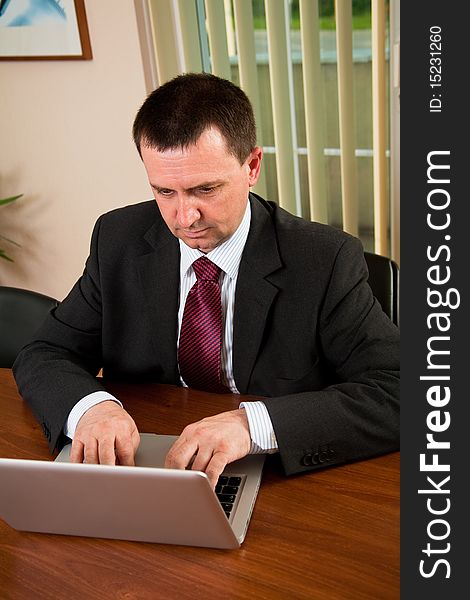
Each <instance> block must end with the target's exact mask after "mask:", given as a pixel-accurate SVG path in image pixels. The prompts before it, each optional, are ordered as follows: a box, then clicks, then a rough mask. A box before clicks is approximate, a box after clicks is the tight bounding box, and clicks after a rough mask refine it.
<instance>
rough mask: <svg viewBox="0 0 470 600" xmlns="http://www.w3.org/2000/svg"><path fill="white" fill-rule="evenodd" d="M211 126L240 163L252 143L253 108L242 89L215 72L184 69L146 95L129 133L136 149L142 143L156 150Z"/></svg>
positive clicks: (186, 141)
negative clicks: (194, 71) (187, 71)
mask: <svg viewBox="0 0 470 600" xmlns="http://www.w3.org/2000/svg"><path fill="white" fill-rule="evenodd" d="M210 127H215V128H217V129H218V130H219V131H220V133H221V134H222V135H223V136H224V138H225V141H226V143H227V149H228V151H229V152H231V153H232V154H233V155H234V156H235V157H236V158H238V160H239V161H240V164H243V163H244V162H245V160H246V159H247V157H248V156H249V154H250V152H251V151H252V150H253V148H255V146H256V124H255V119H254V116H253V108H252V106H251V103H250V101H249V99H248V97H247V95H246V94H245V92H243V91H242V90H241V89H240V88H239V87H238V86H236V85H235V84H233V83H232V82H230V81H228V80H226V79H222V78H220V77H216V76H215V75H210V74H208V73H186V74H184V75H179V76H178V77H175V78H174V79H172V80H170V81H168V82H167V83H165V84H163V85H162V86H160V87H159V88H157V89H156V90H154V91H153V92H152V93H151V94H150V95H149V96H148V98H147V99H146V100H145V102H144V103H143V105H142V106H141V108H140V110H139V112H138V113H137V116H136V118H135V121H134V126H133V129H132V133H133V137H134V142H135V145H136V146H137V150H138V151H139V154H140V149H141V146H142V145H145V146H148V147H150V148H155V149H156V150H158V151H163V150H169V149H173V148H178V147H180V148H187V147H188V146H192V145H194V144H195V143H196V142H197V141H198V139H199V138H200V136H201V134H202V133H203V132H204V131H205V130H206V129H208V128H210Z"/></svg>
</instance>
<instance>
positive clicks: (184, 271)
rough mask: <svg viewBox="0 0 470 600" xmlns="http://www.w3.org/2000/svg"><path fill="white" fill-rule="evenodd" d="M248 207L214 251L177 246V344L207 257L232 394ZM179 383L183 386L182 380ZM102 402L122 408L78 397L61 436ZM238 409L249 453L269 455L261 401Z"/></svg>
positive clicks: (273, 446) (95, 396) (100, 396)
mask: <svg viewBox="0 0 470 600" xmlns="http://www.w3.org/2000/svg"><path fill="white" fill-rule="evenodd" d="M250 222H251V207H250V203H249V202H247V206H246V210H245V214H244V216H243V219H242V222H241V223H240V225H239V226H238V228H237V230H236V231H235V233H234V234H233V235H232V236H231V237H230V238H229V239H228V240H226V241H225V242H223V243H222V244H221V245H220V246H217V247H216V248H214V250H211V251H210V252H208V253H207V254H204V253H203V252H201V251H200V250H197V249H193V248H190V247H189V246H187V245H186V244H185V243H184V242H182V241H181V240H179V243H180V251H181V252H180V303H179V310H178V344H179V332H180V330H181V321H182V319H183V312H184V305H185V303H186V298H187V296H188V293H189V290H190V289H191V287H192V286H193V285H194V283H195V282H196V274H195V272H194V269H193V267H192V264H193V262H194V261H195V260H197V259H198V258H200V257H201V256H207V258H208V259H209V260H211V261H212V262H213V263H214V264H216V265H217V266H218V267H219V268H220V269H221V274H220V289H221V302H222V324H223V336H222V339H223V342H222V352H221V371H222V373H221V378H222V383H223V384H224V385H225V386H227V387H228V388H229V389H230V391H231V392H232V393H234V394H238V393H239V391H238V390H237V387H236V385H235V380H234V377H233V362H232V350H233V311H234V306H235V290H236V283H237V277H238V270H239V267H240V260H241V256H242V253H243V249H244V247H245V243H246V240H247V237H248V232H249V230H250ZM181 383H182V384H183V385H184V386H186V384H185V382H184V381H183V379H181ZM104 400H114V401H115V402H118V404H120V405H121V406H122V403H121V402H120V401H119V400H117V398H115V397H114V396H112V395H111V394H108V393H107V392H93V393H92V394H89V395H88V396H85V397H84V398H82V399H81V400H80V401H79V402H78V403H77V404H76V405H75V406H74V407H73V409H72V410H71V412H70V414H69V417H68V419H67V424H66V427H65V428H64V433H65V435H67V436H68V437H70V438H73V436H74V434H75V429H76V427H77V424H78V421H79V420H80V418H81V416H82V415H83V414H84V413H85V412H86V411H87V410H88V409H89V408H91V407H92V406H94V405H95V404H98V403H100V402H103V401H104ZM240 408H244V409H245V411H246V415H247V418H248V424H249V427H250V435H251V442H252V443H251V449H250V453H251V454H256V453H266V452H268V453H271V452H275V451H276V450H277V441H276V436H275V434H274V429H273V426H272V423H271V419H270V417H269V413H268V411H267V409H266V406H265V404H264V402H242V403H241V404H240Z"/></svg>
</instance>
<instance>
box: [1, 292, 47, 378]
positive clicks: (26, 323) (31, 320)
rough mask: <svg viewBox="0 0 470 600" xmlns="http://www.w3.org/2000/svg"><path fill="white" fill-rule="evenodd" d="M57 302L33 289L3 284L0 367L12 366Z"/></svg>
mask: <svg viewBox="0 0 470 600" xmlns="http://www.w3.org/2000/svg"><path fill="white" fill-rule="evenodd" d="M58 304H59V303H58V301H57V300H55V299H54V298H50V297H49V296H44V295H43V294H39V293H37V292H32V291H30V290H23V289H20V288H14V287H6V286H0V367H1V368H11V367H12V365H13V363H14V362H15V358H16V356H17V355H18V353H19V351H20V350H21V348H22V347H23V346H25V345H26V344H27V343H28V342H29V341H30V339H32V337H33V335H34V333H35V331H36V330H37V329H38V328H39V326H40V325H41V323H42V322H43V321H44V319H45V317H46V315H47V314H48V312H49V311H50V310H51V309H52V308H54V307H56V306H57V305H58Z"/></svg>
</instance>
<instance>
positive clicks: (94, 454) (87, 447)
mask: <svg viewBox="0 0 470 600" xmlns="http://www.w3.org/2000/svg"><path fill="white" fill-rule="evenodd" d="M83 462H85V463H88V464H91V465H96V464H98V462H99V457H98V440H97V439H96V438H91V439H89V440H88V441H86V442H84V450H83Z"/></svg>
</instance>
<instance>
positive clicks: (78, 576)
mask: <svg viewBox="0 0 470 600" xmlns="http://www.w3.org/2000/svg"><path fill="white" fill-rule="evenodd" d="M110 391H113V392H114V394H116V395H117V396H118V397H119V398H120V399H121V400H122V401H123V402H124V403H125V405H126V407H127V409H128V410H129V412H130V413H131V414H132V416H133V417H134V418H135V420H136V423H137V426H138V427H139V429H140V431H142V432H157V433H166V434H177V433H179V432H180V431H181V429H182V428H183V427H184V426H185V425H186V424H187V423H190V422H192V421H195V420H197V419H200V418H202V417H204V416H207V415H210V414H215V413H216V412H221V411H223V410H229V409H232V408H236V407H237V406H238V402H239V397H238V396H225V397H223V398H221V397H217V396H216V395H212V394H205V393H203V392H196V391H190V390H185V389H182V388H177V387H172V386H163V385H148V384H145V385H141V386H130V385H114V386H112V388H111V387H110ZM0 415H1V417H0V456H2V457H8V458H31V459H48V458H50V455H49V453H48V449H47V445H46V441H45V438H44V437H43V434H42V431H41V429H40V427H39V425H38V424H37V423H36V421H35V420H34V418H33V416H32V414H31V413H30V411H29V408H28V407H27V405H26V404H25V403H24V402H23V401H22V400H21V399H20V397H19V395H18V392H17V391H16V385H15V383H14V380H13V377H12V375H11V372H10V371H9V370H7V369H0ZM0 485H1V482H0ZM31 493H33V494H34V490H31ZM57 501H58V502H60V499H59V498H58V499H57ZM0 597H1V598H2V600H13V599H14V600H24V599H26V598H28V599H29V598H34V599H35V600H42V599H50V600H62V599H65V598H66V599H71V600H73V599H77V600H78V599H79V600H87V599H90V600H91V599H93V600H97V599H110V600H111V599H112V600H116V599H118V598H127V599H134V598H135V599H139V600H140V599H149V600H155V599H158V598H165V599H166V600H168V599H169V600H173V599H175V600H185V599H194V598H201V599H204V600H211V599H212V598H224V599H227V600H232V599H243V600H245V599H246V600H253V599H257V598H263V599H266V600H274V599H278V598H279V599H282V600H293V599H301V598H302V599H309V600H340V599H341V600H345V599H351V600H368V599H370V600H377V599H380V600H388V599H394V600H395V599H398V598H399V454H398V453H394V454H389V455H387V456H382V457H380V458H376V459H372V460H368V461H363V462H360V463H355V464H351V465H347V466H343V467H336V468H333V469H326V470H324V471H317V472H315V473H309V474H307V475H301V476H297V477H290V478H286V477H284V476H283V474H282V470H281V467H280V464H279V459H278V457H276V456H272V457H269V458H268V461H267V463H266V466H265V471H264V475H263V482H262V484H261V490H260V493H259V496H258V500H257V502H256V505H255V509H254V513H253V517H252V520H251V523H250V526H249V529H248V534H247V537H246V539H245V542H244V543H243V545H242V547H241V549H239V550H228V551H227V550H211V549H205V548H191V547H184V546H170V545H159V544H145V543H137V542H126V541H118V540H99V539H91V538H80V537H71V536H70V537H69V536H58V535H48V534H39V533H27V532H18V531H15V530H14V529H11V528H10V527H9V526H8V525H7V524H6V523H5V522H4V521H2V520H0Z"/></svg>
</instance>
